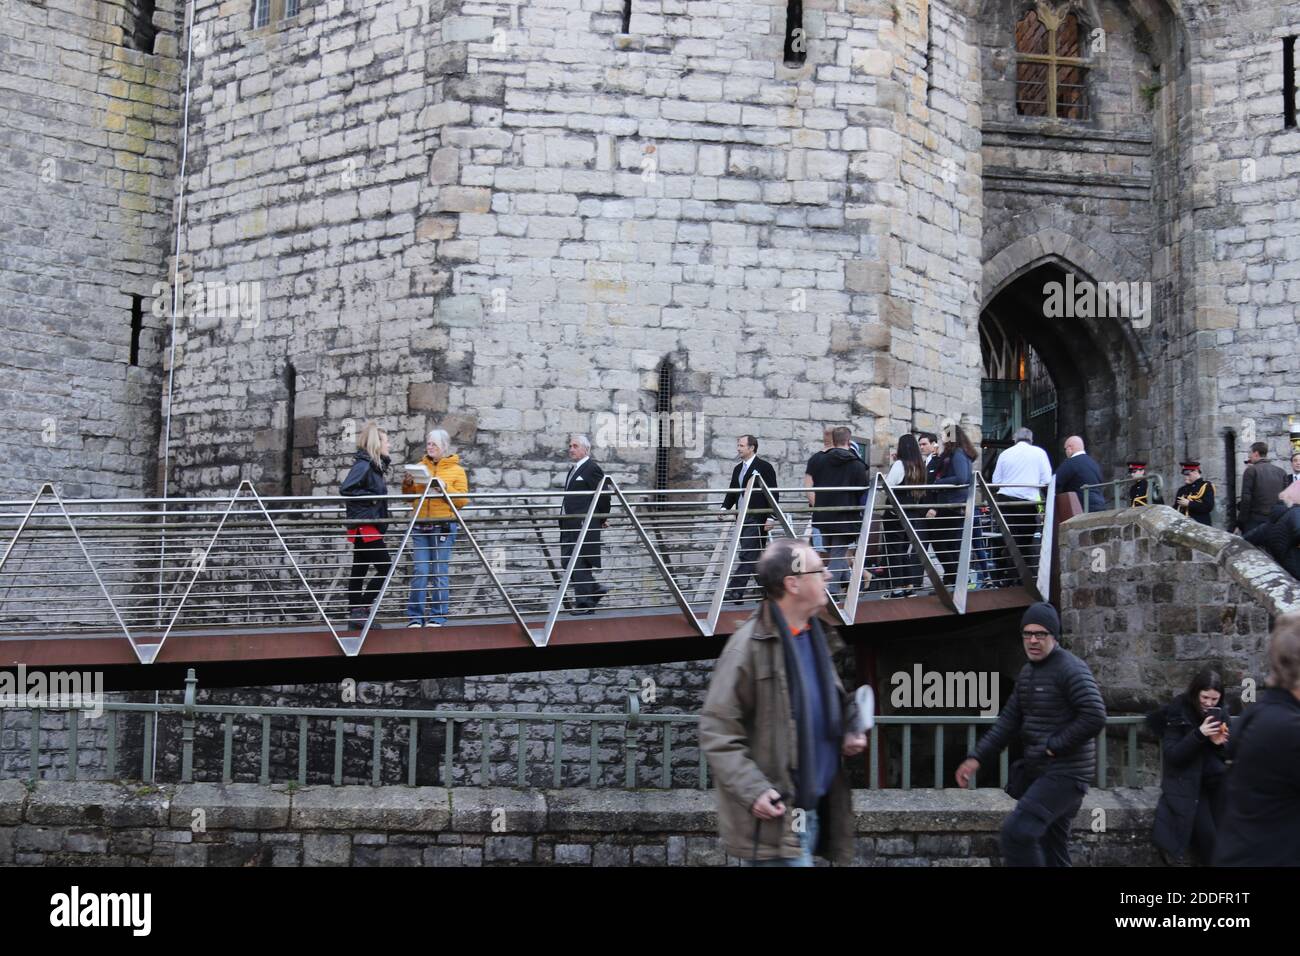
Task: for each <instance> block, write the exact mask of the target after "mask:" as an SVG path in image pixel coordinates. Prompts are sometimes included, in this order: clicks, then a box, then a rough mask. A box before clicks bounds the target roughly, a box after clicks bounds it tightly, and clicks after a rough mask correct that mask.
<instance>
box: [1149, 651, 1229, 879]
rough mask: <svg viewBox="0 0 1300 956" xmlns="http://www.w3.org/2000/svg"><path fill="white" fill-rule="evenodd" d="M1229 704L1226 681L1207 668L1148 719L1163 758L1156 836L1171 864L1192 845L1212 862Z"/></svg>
mask: <svg viewBox="0 0 1300 956" xmlns="http://www.w3.org/2000/svg"><path fill="white" fill-rule="evenodd" d="M1225 704H1226V702H1225V701H1224V698H1223V678H1222V677H1220V676H1219V674H1218V672H1217V671H1214V670H1211V669H1210V668H1208V667H1207V668H1205V669H1204V670H1202V671H1200V672H1199V673H1198V674H1197V675H1196V676H1195V677H1193V678H1192V682H1191V684H1189V685H1188V687H1187V692H1186V693H1184V694H1180V695H1179V696H1178V697H1176V698H1174V701H1173V702H1172V703H1171V704H1169V705H1168V706H1167V707H1164V708H1163V709H1161V710H1158V711H1156V712H1155V713H1154V714H1150V715H1148V716H1147V726H1148V727H1150V728H1151V730H1152V731H1154V732H1155V733H1156V734H1157V735H1158V736H1159V737H1160V752H1161V754H1162V756H1163V758H1164V774H1163V776H1162V777H1161V780H1160V803H1159V804H1158V805H1157V806H1156V824H1155V832H1154V838H1155V844H1156V846H1157V847H1158V848H1159V849H1160V854H1161V856H1162V857H1163V858H1164V859H1165V861H1166V862H1171V861H1172V860H1179V861H1181V860H1182V859H1183V858H1184V856H1185V855H1186V854H1187V850H1188V848H1189V847H1190V848H1191V849H1192V850H1193V851H1194V852H1195V854H1196V859H1197V860H1198V861H1199V862H1200V863H1202V864H1206V865H1208V864H1209V862H1210V860H1211V859H1213V856H1214V840H1215V835H1216V832H1217V830H1218V824H1219V819H1220V817H1221V815H1222V805H1223V782H1224V776H1225V774H1226V773H1227V767H1226V765H1225V764H1224V762H1223V757H1224V747H1223V745H1224V743H1225V742H1226V741H1227V739H1228V724H1227V723H1226V721H1221V720H1220V716H1221V715H1226V713H1227V708H1226V706H1225ZM1215 708H1220V709H1219V710H1217V711H1216V710H1215Z"/></svg>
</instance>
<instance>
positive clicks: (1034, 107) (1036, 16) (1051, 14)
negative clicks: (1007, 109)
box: [1016, 3, 1089, 120]
mask: <svg viewBox="0 0 1300 956" xmlns="http://www.w3.org/2000/svg"><path fill="white" fill-rule="evenodd" d="M1086 34H1087V28H1086V26H1085V25H1084V23H1083V21H1082V20H1080V18H1079V15H1078V14H1077V13H1075V12H1074V11H1072V10H1069V8H1068V6H1061V7H1058V8H1055V9H1054V8H1052V7H1051V6H1049V5H1048V4H1046V3H1038V4H1035V6H1034V8H1033V9H1031V10H1028V11H1026V13H1025V15H1024V16H1022V17H1021V18H1020V20H1019V22H1017V23H1016V113H1017V114H1018V115H1020V116H1046V117H1052V118H1055V119H1069V120H1086V119H1087V118H1088V87H1087V74H1088V69H1089V63H1088V60H1087V59H1086V58H1085V57H1084V37H1085V35H1086Z"/></svg>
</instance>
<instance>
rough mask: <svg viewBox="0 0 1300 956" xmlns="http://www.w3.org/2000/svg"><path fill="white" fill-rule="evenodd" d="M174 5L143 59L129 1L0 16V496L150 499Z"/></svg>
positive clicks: (171, 148) (173, 91) (169, 168)
mask: <svg viewBox="0 0 1300 956" xmlns="http://www.w3.org/2000/svg"><path fill="white" fill-rule="evenodd" d="M180 6H181V5H180V4H179V3H177V2H176V0H159V2H158V4H157V10H156V13H155V15H154V22H155V24H157V36H156V38H155V39H154V43H153V45H152V46H151V47H150V49H149V50H147V51H146V50H141V49H138V48H136V47H134V46H131V45H130V44H132V43H133V42H134V39H135V38H134V33H133V31H134V29H135V21H136V19H138V17H137V16H136V14H137V11H135V10H133V9H129V8H132V7H133V5H132V4H129V3H126V2H125V0H114V2H103V3H93V4H87V3H79V2H74V0H45V2H41V3H33V2H31V0H11V2H8V3H6V4H5V7H4V9H5V29H4V31H3V36H0V112H3V114H4V116H5V122H4V126H3V129H2V130H0V250H3V252H2V253H0V367H3V368H4V370H5V377H4V382H3V383H2V384H0V394H2V395H3V399H2V402H3V405H4V408H5V411H6V416H5V417H6V427H5V428H4V429H3V430H0V496H4V497H15V498H16V497H24V496H26V497H30V496H32V495H34V494H35V493H36V491H37V490H38V488H39V487H40V484H41V483H42V482H44V481H48V480H53V481H55V482H57V484H58V486H59V487H60V489H61V491H62V492H63V493H64V494H65V495H68V496H76V497H82V496H85V497H90V496H94V497H123V496H139V495H141V494H142V493H145V492H150V491H153V490H154V486H153V483H152V482H153V477H154V470H153V462H154V459H155V456H156V454H157V445H158V430H159V415H160V406H161V382H162V374H161V373H162V352H163V348H164V344H165V334H164V325H165V323H166V319H165V318H164V317H160V316H155V315H154V314H153V312H152V306H153V296H154V294H155V288H154V284H155V282H157V281H159V280H164V281H165V279H166V274H167V273H166V259H167V256H168V255H169V253H170V250H171V244H172V243H173V242H174V232H173V224H172V199H173V190H174V188H175V176H176V169H177V165H178V160H179V156H178V147H179V137H178V119H179V113H180V98H181V75H180V71H181V65H180V63H179V62H178V59H177V33H178V30H177V18H178V10H179V9H180ZM133 297H134V298H133ZM167 306H168V307H170V302H168V303H167ZM133 311H138V312H139V314H140V318H139V321H138V323H137V324H138V326H139V331H138V332H137V333H133ZM133 338H134V340H135V343H136V344H135V348H134V349H133V348H132V341H133ZM133 352H134V354H133Z"/></svg>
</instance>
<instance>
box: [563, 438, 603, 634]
mask: <svg viewBox="0 0 1300 956" xmlns="http://www.w3.org/2000/svg"><path fill="white" fill-rule="evenodd" d="M569 460H570V461H571V462H573V465H572V466H571V467H570V468H569V473H568V474H567V475H565V478H564V490H565V491H570V492H582V491H586V492H588V494H585V495H584V494H568V495H565V496H564V501H563V503H562V505H561V506H560V510H561V512H562V513H563V517H561V518H560V557H561V558H563V559H564V561H565V564H566V565H567V564H568V561H569V558H570V556H571V555H572V554H573V545H574V544H575V543H576V542H577V540H578V533H579V532H580V531H582V521H583V519H584V518H585V517H586V516H587V509H588V508H590V507H591V496H592V495H593V494H595V493H596V490H597V489H598V488H599V487H600V485H601V482H602V481H604V480H605V473H604V472H603V471H601V468H600V465H598V464H596V461H595V459H593V458H592V457H591V440H590V439H589V438H587V436H586V435H570V436H569ZM609 504H610V495H609V493H608V492H606V493H605V494H603V495H601V496H600V499H599V500H598V501H597V503H596V513H595V514H594V515H592V518H591V527H589V528H588V529H587V537H586V540H585V541H583V543H582V551H581V552H580V553H579V554H578V563H577V564H576V565H575V566H574V569H573V590H574V593H575V594H576V595H577V597H576V598H575V600H574V605H575V606H576V607H577V610H576V611H575V612H574V613H575V614H590V613H591V612H592V610H593V609H594V608H595V607H596V604H597V603H598V602H599V601H600V599H601V598H603V597H604V596H605V588H603V587H601V586H600V585H599V584H597V583H596V579H595V578H594V577H593V576H592V573H591V572H592V571H599V570H600V529H601V528H604V527H605V526H606V525H607V524H608V523H609V521H608V516H609Z"/></svg>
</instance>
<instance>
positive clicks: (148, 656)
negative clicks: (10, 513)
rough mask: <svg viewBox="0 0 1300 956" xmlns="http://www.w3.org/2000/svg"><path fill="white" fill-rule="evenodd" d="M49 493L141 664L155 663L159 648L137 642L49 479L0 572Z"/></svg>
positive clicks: (21, 524)
mask: <svg viewBox="0 0 1300 956" xmlns="http://www.w3.org/2000/svg"><path fill="white" fill-rule="evenodd" d="M47 493H48V494H49V496H50V497H51V498H53V499H54V503H55V504H57V505H58V506H59V511H60V512H61V513H62V515H63V519H64V520H65V521H66V522H67V523H68V530H69V531H71V532H72V537H73V538H74V539H75V540H76V542H77V547H78V548H80V549H81V554H82V557H84V558H85V559H86V566H87V567H88V568H89V569H90V573H91V574H93V575H94V576H95V583H96V584H98V585H99V590H100V593H101V594H103V596H104V600H105V601H106V602H108V607H109V610H110V611H112V612H113V617H114V618H116V619H117V623H118V626H119V627H121V628H122V634H123V635H124V636H125V637H126V639H127V641H128V642H130V644H131V649H132V650H133V651H134V652H135V656H136V658H137V659H138V660H139V661H140V663H141V664H151V663H153V660H154V657H155V656H156V654H157V650H156V649H153V650H150V649H149V648H150V647H151V645H148V644H144V645H141V644H138V643H136V640H135V638H134V637H133V636H132V635H131V629H130V628H129V627H127V626H126V621H125V620H124V619H123V618H122V613H121V611H119V610H118V607H117V602H115V601H114V600H113V595H112V594H110V593H109V591H108V587H107V586H106V585H105V584H104V579H103V578H102V577H101V576H100V573H99V568H98V567H96V565H95V562H94V560H92V559H91V557H90V552H89V551H88V550H86V544H85V542H84V541H82V540H81V533H80V532H79V531H77V525H76V522H74V521H73V520H72V515H71V514H69V513H68V509H67V507H66V506H65V505H64V504H63V498H62V497H60V495H59V493H58V491H57V490H55V487H54V485H53V484H52V483H51V482H48V481H47V482H46V483H45V484H43V485H41V490H40V491H38V492H37V493H36V497H35V498H33V499H32V503H31V506H30V507H29V508H28V509H27V513H26V514H24V515H23V519H22V521H21V522H19V524H18V530H17V532H15V534H14V536H13V539H12V540H11V541H10V542H9V546H8V547H7V548H5V553H4V556H3V557H0V572H3V571H4V567H5V564H6V563H8V561H9V556H10V555H11V554H13V552H14V548H15V546H16V545H17V544H18V539H19V538H21V537H22V535H23V532H24V531H25V530H26V529H27V524H28V522H29V521H31V518H32V515H33V514H34V513H35V512H36V506H37V505H39V504H40V502H41V499H42V498H44V497H45V496H46V494H47Z"/></svg>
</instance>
